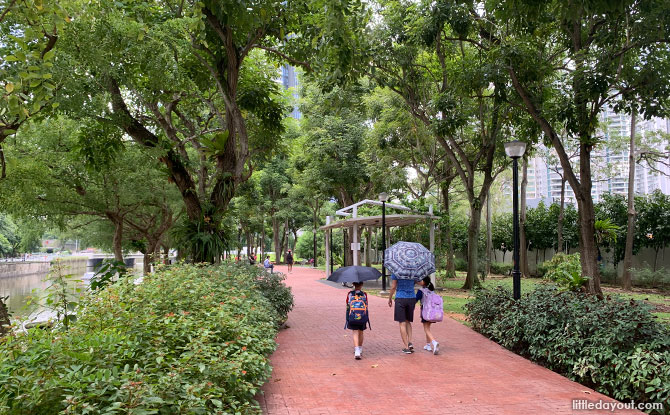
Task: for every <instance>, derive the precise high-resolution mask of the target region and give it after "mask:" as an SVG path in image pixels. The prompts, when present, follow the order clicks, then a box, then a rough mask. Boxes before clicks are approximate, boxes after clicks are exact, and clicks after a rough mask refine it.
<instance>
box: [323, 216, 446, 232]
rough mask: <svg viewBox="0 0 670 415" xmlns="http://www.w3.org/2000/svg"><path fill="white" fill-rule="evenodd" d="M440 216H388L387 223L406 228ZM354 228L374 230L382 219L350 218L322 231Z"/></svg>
mask: <svg viewBox="0 0 670 415" xmlns="http://www.w3.org/2000/svg"><path fill="white" fill-rule="evenodd" d="M439 218H440V217H439V216H434V215H386V218H385V222H386V226H387V227H392V226H406V225H413V224H415V223H416V222H418V221H420V220H425V219H439ZM353 226H359V227H366V226H372V227H374V228H377V227H381V226H382V217H381V215H379V216H360V217H357V218H349V219H345V220H341V221H337V222H333V223H331V224H328V225H324V226H322V227H321V228H320V229H323V230H326V229H335V228H350V227H353Z"/></svg>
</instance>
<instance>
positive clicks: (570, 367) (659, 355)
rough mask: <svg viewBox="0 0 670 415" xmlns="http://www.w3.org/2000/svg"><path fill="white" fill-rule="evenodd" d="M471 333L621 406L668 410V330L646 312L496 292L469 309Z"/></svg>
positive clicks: (628, 305) (542, 291)
mask: <svg viewBox="0 0 670 415" xmlns="http://www.w3.org/2000/svg"><path fill="white" fill-rule="evenodd" d="M466 314H467V315H468V318H469V320H470V322H471V323H472V327H473V328H474V329H475V330H477V331H479V332H481V333H482V334H484V335H486V336H488V337H489V338H491V339H493V340H495V341H496V342H498V343H500V344H501V345H502V346H504V347H506V348H507V349H510V350H512V351H514V352H516V353H519V354H521V355H523V356H526V357H528V358H530V359H532V360H534V361H535V362H538V363H540V364H542V365H544V366H546V367H548V368H549V369H551V370H554V371H556V372H558V373H560V374H562V375H564V376H567V377H569V378H570V379H572V380H575V381H577V382H580V383H582V384H584V385H587V386H589V387H592V388H594V389H596V390H598V391H599V392H602V393H605V394H607V395H609V396H611V397H613V398H615V399H618V400H634V401H635V402H663V403H664V404H665V405H666V407H667V406H668V405H669V404H670V329H668V328H667V327H665V326H664V325H662V324H660V323H658V322H657V321H656V320H655V319H654V317H653V315H652V314H651V313H650V306H648V305H645V304H644V303H643V302H641V301H633V300H630V301H626V300H623V299H620V298H619V297H614V298H610V297H608V298H606V299H604V300H600V299H598V298H597V297H595V296H589V295H586V294H584V293H574V292H567V291H559V290H557V289H556V288H555V287H552V286H539V287H538V288H536V289H535V291H533V292H532V293H530V294H528V295H526V296H524V297H522V299H521V300H519V301H514V300H513V299H512V294H511V292H509V291H507V290H505V289H503V288H500V287H499V288H497V289H495V290H478V291H477V292H476V293H475V298H474V299H473V300H472V301H471V302H470V303H468V304H467V305H466Z"/></svg>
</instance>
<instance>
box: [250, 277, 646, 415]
mask: <svg viewBox="0 0 670 415" xmlns="http://www.w3.org/2000/svg"><path fill="white" fill-rule="evenodd" d="M275 270H276V271H278V272H286V267H282V266H275ZM324 277H325V272H323V271H320V270H314V269H311V268H307V267H300V266H294V267H293V272H292V273H291V274H288V277H287V280H286V282H287V284H288V285H289V286H291V288H292V290H293V294H294V296H295V308H294V309H293V311H292V312H291V313H290V314H289V317H288V321H287V324H288V326H289V328H287V329H284V330H282V331H281V332H280V333H279V335H278V337H277V342H278V343H279V347H278V349H277V351H276V352H275V353H274V354H273V355H272V356H271V364H272V366H273V368H274V369H273V373H272V377H271V379H270V380H269V381H268V382H267V383H266V384H265V385H264V386H263V388H262V391H263V394H262V395H260V394H259V395H258V396H257V399H258V401H259V402H260V404H261V407H262V409H263V412H264V413H266V414H278V415H289V414H291V415H292V414H337V415H348V414H351V415H353V414H357V415H360V414H384V415H397V414H413V413H416V414H435V415H438V414H439V415H446V414H459V415H463V414H495V415H500V414H514V415H518V414H573V413H584V414H589V415H590V414H611V413H618V414H624V413H625V414H635V413H639V414H641V413H642V412H636V411H633V410H630V409H629V410H617V411H614V412H611V411H605V410H601V411H597V410H591V411H573V410H572V400H573V399H587V400H590V401H598V400H600V399H602V400H603V401H606V402H616V401H614V400H613V399H611V398H608V397H607V396H605V395H602V394H600V393H597V392H595V391H594V390H592V389H589V388H587V387H585V386H582V385H580V384H578V383H575V382H572V381H570V380H569V379H567V378H564V377H562V376H560V375H558V374H556V373H554V372H552V371H550V370H548V369H545V368H543V367H541V366H539V365H536V364H535V363H532V362H530V361H528V360H526V359H524V358H522V357H520V356H517V355H516V354H514V353H512V352H510V351H507V350H505V349H504V348H502V347H501V346H499V345H498V344H496V343H494V342H492V341H490V340H488V339H487V338H485V337H484V336H482V335H480V334H478V333H476V332H474V331H473V330H471V329H469V328H468V327H466V326H464V325H463V324H461V323H458V322H457V321H455V320H452V319H449V318H446V319H445V321H443V322H441V323H436V324H434V325H433V334H434V335H435V336H436V337H437V339H438V341H440V354H439V355H437V356H433V355H432V354H431V353H429V352H427V351H424V350H422V347H423V346H424V344H425V336H424V334H423V328H422V327H421V323H420V316H419V311H418V308H417V310H416V311H415V317H414V321H415V322H414V324H413V330H414V334H413V340H414V345H415V349H416V351H415V353H414V354H411V355H405V354H402V353H401V352H400V350H401V349H402V343H401V341H400V333H399V329H398V323H396V322H394V321H393V314H392V309H391V308H389V307H388V304H387V300H386V299H385V298H380V297H373V296H370V299H369V302H370V321H371V323H372V330H371V331H370V330H366V331H365V341H364V344H363V359H362V360H354V356H353V355H354V350H353V341H352V339H351V334H350V333H351V332H350V331H349V330H344V329H343V327H344V314H345V297H346V293H347V290H346V289H342V288H336V287H332V286H330V285H327V284H325V283H323V282H320V279H322V278H324ZM364 289H365V286H364Z"/></svg>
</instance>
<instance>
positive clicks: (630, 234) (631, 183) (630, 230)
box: [621, 107, 637, 290]
mask: <svg viewBox="0 0 670 415" xmlns="http://www.w3.org/2000/svg"><path fill="white" fill-rule="evenodd" d="M636 115H637V114H636V111H635V107H633V111H632V113H631V116H630V148H629V149H628V224H627V225H628V226H627V227H626V248H625V251H624V254H623V275H622V276H621V286H622V288H623V289H624V290H630V289H632V288H633V278H632V276H631V272H630V269H631V267H632V266H633V238H634V236H635V116H636Z"/></svg>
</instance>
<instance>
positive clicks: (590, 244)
mask: <svg viewBox="0 0 670 415" xmlns="http://www.w3.org/2000/svg"><path fill="white" fill-rule="evenodd" d="M589 187H590V186H589ZM588 196H589V197H588V198H587V199H586V200H580V199H577V205H578V207H579V229H580V232H579V252H580V262H581V264H582V274H583V276H585V277H588V278H589V284H588V290H589V293H591V294H596V295H598V296H602V290H601V289H600V273H599V272H598V247H597V245H596V242H595V241H596V240H595V222H596V220H595V211H594V209H593V199H592V198H591V190H590V189H589V191H588Z"/></svg>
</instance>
